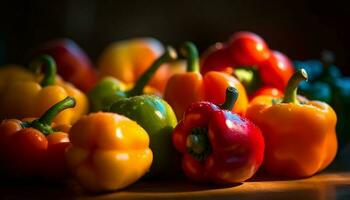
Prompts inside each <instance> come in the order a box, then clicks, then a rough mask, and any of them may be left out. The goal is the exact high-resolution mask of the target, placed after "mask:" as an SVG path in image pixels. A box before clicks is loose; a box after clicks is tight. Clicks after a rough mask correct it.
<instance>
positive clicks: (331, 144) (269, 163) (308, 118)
mask: <svg viewBox="0 0 350 200" xmlns="http://www.w3.org/2000/svg"><path fill="white" fill-rule="evenodd" d="M306 79H307V73H306V71H305V70H304V69H301V70H298V71H297V72H295V74H294V75H293V76H292V77H291V78H290V80H289V82H288V85H287V87H286V89H285V92H284V97H283V99H278V98H274V97H271V96H266V95H265V96H258V97H256V98H255V99H253V100H252V101H251V103H250V105H249V107H248V110H247V115H246V116H247V118H248V119H250V120H252V121H253V122H254V123H255V124H256V125H257V126H259V128H260V129H261V131H262V133H263V136H264V138H265V144H266V149H265V159H264V163H263V168H264V169H265V170H266V171H267V172H268V173H269V174H271V175H273V176H283V177H290V178H303V177H308V176H312V175H313V174H315V173H317V172H320V171H321V170H323V169H324V168H326V167H327V166H328V165H329V164H330V163H331V162H332V160H333V159H334V157H335V155H336V152H337V138H336V132H335V126H336V120H337V116H336V114H335V112H334V110H333V109H332V108H331V107H330V106H329V105H328V104H326V103H324V102H320V101H308V100H306V99H304V100H303V101H299V100H298V99H297V88H298V85H299V83H300V82H301V81H302V80H306Z"/></svg>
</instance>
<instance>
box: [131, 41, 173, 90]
mask: <svg viewBox="0 0 350 200" xmlns="http://www.w3.org/2000/svg"><path fill="white" fill-rule="evenodd" d="M176 58H177V54H176V51H175V50H174V49H173V48H172V47H167V48H166V50H165V52H164V53H163V55H162V56H160V57H159V58H158V59H157V60H155V61H154V62H153V64H152V65H151V67H149V68H148V69H147V70H146V71H145V72H144V73H143V74H142V75H141V77H140V78H139V79H138V80H137V82H136V83H135V86H134V87H133V88H132V89H131V90H129V91H128V92H126V93H127V96H137V95H141V94H142V93H143V89H144V88H145V86H146V85H147V83H148V81H149V80H150V79H151V78H152V76H153V74H154V73H155V72H156V71H157V69H158V68H159V67H160V66H161V65H162V64H164V63H166V62H169V61H173V60H175V59H176Z"/></svg>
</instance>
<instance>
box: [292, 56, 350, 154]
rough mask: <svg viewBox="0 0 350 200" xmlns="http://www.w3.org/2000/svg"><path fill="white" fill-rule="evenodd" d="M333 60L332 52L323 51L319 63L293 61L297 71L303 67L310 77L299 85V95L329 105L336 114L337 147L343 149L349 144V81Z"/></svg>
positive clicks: (314, 61) (315, 61) (313, 61)
mask: <svg viewBox="0 0 350 200" xmlns="http://www.w3.org/2000/svg"><path fill="white" fill-rule="evenodd" d="M334 59H335V56H334V54H333V53H332V52H330V51H323V52H322V55H321V61H319V60H306V61H295V62H294V64H295V67H296V68H297V69H300V68H302V67H305V69H306V70H307V72H308V73H310V74H311V75H312V77H311V79H310V81H308V82H307V83H302V84H300V86H299V90H300V93H301V94H302V95H305V96H306V97H308V98H312V99H316V100H319V101H324V102H326V103H329V104H331V105H332V107H333V108H334V110H335V112H336V113H337V116H338V123H337V136H338V137H337V138H338V143H339V147H340V148H341V149H343V148H344V147H345V146H346V145H347V144H349V142H350V136H349V134H348V132H349V131H348V130H349V128H350V125H349V119H350V116H349V112H347V109H346V108H347V107H348V105H349V103H348V102H349V101H348V100H349V96H350V95H349V94H350V81H349V77H345V76H342V74H341V72H340V70H339V69H338V67H336V66H335V65H334V64H333V63H334Z"/></svg>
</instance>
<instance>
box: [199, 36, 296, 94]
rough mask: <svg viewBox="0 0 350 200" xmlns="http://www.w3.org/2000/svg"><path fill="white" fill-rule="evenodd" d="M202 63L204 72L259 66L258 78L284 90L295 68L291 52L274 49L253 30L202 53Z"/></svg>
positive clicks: (257, 67)
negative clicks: (289, 55) (288, 53)
mask: <svg viewBox="0 0 350 200" xmlns="http://www.w3.org/2000/svg"><path fill="white" fill-rule="evenodd" d="M219 58H220V60H219ZM222 60H223V61H222ZM201 63H202V65H203V67H202V68H201V72H202V73H203V74H205V73H207V72H209V71H224V72H229V73H232V72H233V71H234V70H235V68H237V67H244V68H247V69H248V70H249V69H250V68H251V67H256V69H257V71H258V74H257V75H258V77H257V78H258V79H260V80H261V84H262V86H270V87H275V88H277V89H280V90H283V89H284V88H285V86H286V84H287V82H288V79H289V78H290V77H291V76H292V74H293V72H294V69H293V65H292V63H291V61H290V60H289V59H288V58H287V56H285V55H284V54H282V53H281V52H278V51H273V50H270V49H269V47H268V46H267V44H266V43H265V41H264V40H263V39H262V38H261V37H260V36H258V35H256V34H254V33H251V32H237V33H235V34H234V35H233V36H232V37H231V39H230V40H229V42H228V43H227V44H224V45H223V47H221V48H216V49H212V48H211V49H209V50H207V51H206V52H205V53H204V54H203V56H202V59H201ZM230 68H231V70H230ZM238 78H240V77H238ZM239 80H240V79H239ZM254 89H256V88H254ZM254 92H255V90H254V91H249V94H252V93H254Z"/></svg>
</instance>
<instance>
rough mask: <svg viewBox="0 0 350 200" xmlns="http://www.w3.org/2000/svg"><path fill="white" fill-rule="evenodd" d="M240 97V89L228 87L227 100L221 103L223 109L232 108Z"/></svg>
mask: <svg viewBox="0 0 350 200" xmlns="http://www.w3.org/2000/svg"><path fill="white" fill-rule="evenodd" d="M237 98H238V90H237V89H236V88H234V87H228V88H227V89H226V97H225V102H224V103H223V104H221V105H220V108H221V109H224V110H232V108H233V106H234V105H235V103H236V101H237Z"/></svg>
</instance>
